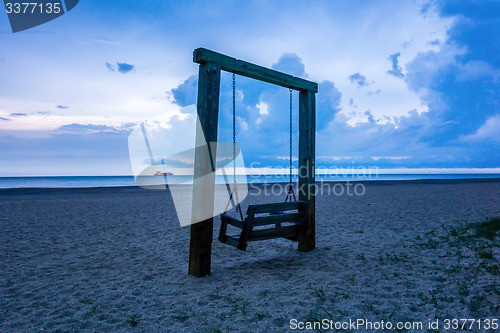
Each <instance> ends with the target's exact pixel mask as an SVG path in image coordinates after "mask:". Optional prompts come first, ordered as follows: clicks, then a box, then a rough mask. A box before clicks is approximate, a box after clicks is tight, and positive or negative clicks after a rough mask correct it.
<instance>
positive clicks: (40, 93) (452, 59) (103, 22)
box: [0, 0, 500, 176]
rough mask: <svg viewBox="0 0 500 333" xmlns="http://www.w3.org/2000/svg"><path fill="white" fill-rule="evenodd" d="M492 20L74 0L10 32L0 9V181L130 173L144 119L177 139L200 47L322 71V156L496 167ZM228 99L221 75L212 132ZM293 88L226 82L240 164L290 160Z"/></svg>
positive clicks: (498, 66)
mask: <svg viewBox="0 0 500 333" xmlns="http://www.w3.org/2000/svg"><path fill="white" fill-rule="evenodd" d="M498 31H500V4H499V3H498V1H489V0H482V1H437V0H436V1H347V0H345V1H317V0H314V1H293V0H292V1H279V0H276V1H264V0H262V1H210V2H207V1H160V0H157V1H128V0H120V1H118V0H109V1H105V2H103V1H97V0H81V1H80V3H79V4H78V5H77V6H76V7H75V8H74V9H73V10H71V11H70V12H68V13H67V14H65V15H63V16H61V17H59V18H57V19H55V20H53V21H51V22H48V23H46V24H43V25H41V26H38V27H35V28H32V29H29V30H26V31H23V32H18V33H15V34H14V33H12V31H11V30H10V25H9V21H8V18H7V14H6V13H5V12H4V11H3V10H2V11H0V176H39V175H129V174H132V172H133V171H132V168H133V161H132V162H131V158H130V157H131V151H132V150H133V149H132V148H131V147H129V144H131V142H132V141H131V140H130V137H131V135H132V133H134V130H135V131H136V130H137V129H138V128H139V127H138V125H139V124H141V123H142V122H146V123H147V124H150V127H148V130H150V131H153V129H156V132H155V133H156V135H157V136H158V135H161V136H162V138H163V139H162V141H158V142H165V140H166V141H168V142H169V144H165V147H167V146H168V149H167V148H165V149H160V150H161V154H171V155H172V154H175V153H178V152H179V151H180V150H181V148H182V149H184V148H186V149H187V147H189V145H191V144H192V142H193V140H194V133H195V111H194V110H195V108H194V107H193V105H194V104H195V103H196V93H197V71H198V65H197V64H195V63H193V62H192V52H193V50H194V49H195V48H198V47H205V48H208V49H211V50H214V51H217V52H220V53H224V54H227V55H230V56H233V57H236V58H239V59H243V60H246V61H249V62H252V63H256V64H259V65H262V66H265V67H270V68H273V69H276V70H280V71H283V72H286V73H289V74H292V75H295V76H299V77H303V78H306V79H308V80H312V81H315V82H318V84H319V92H318V94H317V96H316V101H317V103H316V107H317V132H316V165H317V167H325V168H331V167H377V168H381V169H384V168H385V169H391V168H399V169H401V168H420V169H422V168H424V169H425V168H436V169H442V168H448V169H449V168H461V169H464V168H465V169H466V168H499V167H500V154H499V152H500V136H499V135H498V133H499V129H500V104H499V102H500V84H499V83H500V34H499V33H498ZM231 94H232V92H231V75H230V74H228V73H223V75H222V81H221V96H220V98H221V100H220V115H219V141H224V142H230V141H231V138H232V132H231V128H232V119H231V112H232V110H231V103H232V102H231ZM288 94H289V92H288V90H287V89H285V88H281V87H276V86H272V85H270V84H266V83H262V82H258V81H255V80H251V79H248V78H244V77H239V76H237V77H236V108H237V111H236V112H237V126H236V129H237V142H238V145H239V146H240V147H241V152H242V155H243V157H244V161H245V162H244V163H245V165H246V166H247V167H248V166H250V165H252V166H254V167H280V166H281V167H286V166H287V164H288V160H287V156H288V130H289V128H288V126H289V125H288V103H289V100H288V98H289V96H288ZM293 98H294V102H293V107H294V124H293V132H294V142H295V144H294V156H295V157H296V156H297V151H298V149H297V142H298V133H297V132H298V119H297V116H298V93H297V92H294V95H293ZM153 144H154V143H153ZM177 150H178V151H177Z"/></svg>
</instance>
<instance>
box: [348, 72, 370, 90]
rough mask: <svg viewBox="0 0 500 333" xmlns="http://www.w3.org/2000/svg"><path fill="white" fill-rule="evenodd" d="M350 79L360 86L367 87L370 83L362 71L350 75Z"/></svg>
mask: <svg viewBox="0 0 500 333" xmlns="http://www.w3.org/2000/svg"><path fill="white" fill-rule="evenodd" d="M349 80H350V81H351V83H352V84H357V85H358V88H360V87H365V86H367V85H368V82H367V81H366V77H365V76H364V75H361V74H360V73H354V74H352V75H351V76H349Z"/></svg>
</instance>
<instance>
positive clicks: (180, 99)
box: [170, 75, 198, 107]
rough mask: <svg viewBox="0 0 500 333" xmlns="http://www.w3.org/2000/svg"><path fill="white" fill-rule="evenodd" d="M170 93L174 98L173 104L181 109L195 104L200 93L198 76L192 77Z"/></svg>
mask: <svg viewBox="0 0 500 333" xmlns="http://www.w3.org/2000/svg"><path fill="white" fill-rule="evenodd" d="M170 92H171V94H172V96H173V98H174V100H173V102H174V103H175V104H177V105H179V106H181V107H184V106H188V105H192V104H195V103H196V96H197V92H198V76H197V75H191V76H190V77H189V78H188V79H187V80H186V81H184V82H182V83H181V84H180V85H178V86H177V88H174V89H172V90H171V91H170Z"/></svg>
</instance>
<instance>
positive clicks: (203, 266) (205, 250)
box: [189, 63, 220, 277]
mask: <svg viewBox="0 0 500 333" xmlns="http://www.w3.org/2000/svg"><path fill="white" fill-rule="evenodd" d="M219 90H220V66H219V65H217V64H213V63H205V64H201V65H200V70H199V77H198V105H197V111H198V119H199V122H200V128H199V129H198V128H197V130H196V142H197V143H198V142H206V143H207V148H208V149H196V151H195V162H194V181H193V203H197V205H195V204H193V207H192V209H193V211H192V215H193V216H195V215H196V214H197V210H203V211H204V212H209V211H210V210H212V212H213V207H214V190H215V161H216V156H217V155H216V151H215V150H216V149H217V145H216V144H212V145H211V144H210V143H214V142H217V123H218V118H219V117H218V115H219ZM211 173H212V175H213V177H212V178H213V179H212V178H210V179H206V178H207V177H202V176H204V175H208V174H211ZM200 206H203V207H200ZM210 216H213V214H212V215H210ZM212 238H213V218H212V217H211V218H209V219H206V220H204V221H202V222H198V223H195V224H192V225H191V240H190V245H189V274H191V275H194V276H196V277H202V276H206V275H210V265H211V255H212Z"/></svg>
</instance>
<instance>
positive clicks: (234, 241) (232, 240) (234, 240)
mask: <svg viewBox="0 0 500 333" xmlns="http://www.w3.org/2000/svg"><path fill="white" fill-rule="evenodd" d="M224 243H226V244H228V245H231V246H234V247H235V248H237V249H238V250H243V251H244V250H245V249H246V247H245V248H239V247H238V246H239V244H240V237H239V236H226V241H225V242H224Z"/></svg>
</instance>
